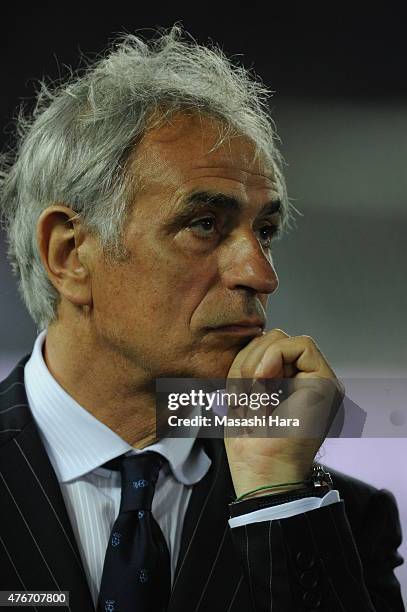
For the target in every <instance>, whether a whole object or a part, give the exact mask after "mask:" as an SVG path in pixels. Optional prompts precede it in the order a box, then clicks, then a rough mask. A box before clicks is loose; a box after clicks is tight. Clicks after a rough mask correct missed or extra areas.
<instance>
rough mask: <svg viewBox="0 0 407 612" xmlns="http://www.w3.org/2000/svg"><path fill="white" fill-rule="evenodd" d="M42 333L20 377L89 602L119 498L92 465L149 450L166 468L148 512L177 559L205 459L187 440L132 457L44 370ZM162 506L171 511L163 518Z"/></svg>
mask: <svg viewBox="0 0 407 612" xmlns="http://www.w3.org/2000/svg"><path fill="white" fill-rule="evenodd" d="M45 336H46V332H45V331H44V332H42V333H41V334H40V335H39V336H38V338H37V340H36V342H35V344H34V349H33V353H32V355H31V357H30V359H29V360H28V362H27V364H26V366H25V370H24V379H25V387H26V392H27V398H28V403H29V406H30V409H31V411H32V413H33V417H34V420H35V421H36V424H37V426H38V429H39V433H40V436H41V439H42V441H43V443H44V446H45V449H46V451H47V453H48V456H49V459H50V461H51V464H52V466H53V468H54V471H55V474H56V476H57V479H58V481H59V484H60V487H61V491H62V495H63V498H64V501H65V505H66V508H67V512H68V516H69V518H70V521H71V524H72V528H73V532H74V535H75V539H76V541H77V543H78V547H79V551H80V554H81V558H82V562H83V565H84V569H85V572H86V577H87V580H88V584H89V587H90V592H91V595H92V598H93V601H94V602H95V604H96V602H97V597H98V592H99V587H100V581H101V578H102V571H103V563H104V558H105V552H106V548H107V543H108V539H109V536H110V532H111V529H112V526H113V523H114V521H115V520H116V518H117V516H118V513H119V507H120V495H121V482H120V473H119V472H115V471H111V470H108V469H105V468H102V467H100V466H101V465H103V464H104V463H106V462H107V461H109V460H110V459H114V458H115V457H118V456H119V455H122V454H124V453H130V454H131V453H139V452H145V451H146V450H154V451H156V452H158V453H160V454H161V455H163V456H164V457H165V458H166V459H167V461H168V464H166V465H165V466H164V467H163V468H162V470H161V472H160V475H159V478H158V481H157V485H156V490H155V494H154V498H153V503H152V513H153V516H154V518H155V519H156V521H157V522H158V524H159V525H160V527H161V529H162V532H163V534H164V537H165V539H166V542H167V544H168V548H169V551H170V558H171V575H172V579H173V577H174V572H175V568H176V564H177V560H178V555H179V550H180V543H181V534H182V528H183V523H184V518H185V513H186V510H187V507H188V503H189V499H190V496H191V493H192V487H193V485H194V484H196V483H197V482H199V481H200V480H201V479H202V478H203V477H204V476H205V474H206V473H207V471H208V470H209V467H210V465H211V460H210V459H209V457H208V456H207V454H206V453H205V451H204V450H203V448H202V447H200V446H199V445H194V442H195V439H194V438H177V439H174V438H164V439H162V440H160V441H159V442H157V443H155V444H152V445H150V446H148V447H146V448H144V449H143V451H140V450H138V449H135V448H133V447H131V446H130V445H129V444H128V443H127V442H125V441H124V440H123V439H122V438H120V437H119V436H118V435H117V434H116V433H115V432H114V431H112V430H111V429H110V428H109V427H107V426H106V425H104V424H103V423H102V422H101V421H99V420H98V419H96V418H95V417H94V416H93V415H91V414H90V413H89V412H88V411H87V410H86V409H85V408H83V407H82V406H80V405H79V404H78V403H77V402H76V401H75V400H74V399H73V398H72V397H71V396H70V395H69V394H68V393H67V392H66V391H65V390H64V389H63V388H62V387H61V386H60V385H59V384H58V382H57V381H56V380H55V378H54V377H53V376H52V375H51V373H50V372H49V370H48V368H47V366H46V364H45V361H44V359H43V355H42V346H43V343H44V340H45ZM338 500H339V495H338V493H337V492H336V491H331V492H330V493H328V494H327V495H326V496H325V497H324V498H322V499H320V498H315V497H309V498H306V499H303V500H296V501H293V502H289V503H286V504H281V505H279V506H274V507H272V508H264V509H262V510H258V511H256V512H251V513H249V514H245V515H243V516H240V517H236V518H233V519H230V521H229V524H230V526H231V527H237V526H239V525H241V524H245V523H246V524H247V523H250V522H257V521H265V520H273V519H278V518H286V517H288V516H293V515H295V514H298V513H300V512H306V511H309V510H313V509H315V508H318V507H320V506H321V505H326V504H327V503H332V502H335V501H338ZM169 508H170V509H171V512H169Z"/></svg>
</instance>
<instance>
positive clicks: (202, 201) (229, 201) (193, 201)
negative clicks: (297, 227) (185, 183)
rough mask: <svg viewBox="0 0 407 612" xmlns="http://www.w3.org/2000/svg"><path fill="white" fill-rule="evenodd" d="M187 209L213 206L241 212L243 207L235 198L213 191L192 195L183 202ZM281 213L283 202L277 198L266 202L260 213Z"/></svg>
mask: <svg viewBox="0 0 407 612" xmlns="http://www.w3.org/2000/svg"><path fill="white" fill-rule="evenodd" d="M183 204H184V206H185V208H187V209H188V210H190V209H191V208H192V209H199V208H201V207H202V208H203V207H205V206H208V204H209V205H212V206H216V208H220V209H229V210H235V211H236V212H240V211H241V210H242V205H241V203H240V202H239V200H237V198H234V197H233V196H228V195H226V194H224V193H218V192H211V191H198V192H195V193H191V194H190V195H189V196H187V197H186V198H185V200H184V201H183ZM277 213H281V200H280V199H279V198H276V199H275V200H271V201H270V202H266V203H265V204H264V205H263V206H262V208H261V209H260V211H259V213H258V214H259V215H275V214H277Z"/></svg>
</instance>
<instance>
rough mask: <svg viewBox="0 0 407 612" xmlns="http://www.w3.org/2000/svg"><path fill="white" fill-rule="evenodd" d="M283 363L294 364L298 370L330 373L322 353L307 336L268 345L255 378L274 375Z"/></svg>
mask: <svg viewBox="0 0 407 612" xmlns="http://www.w3.org/2000/svg"><path fill="white" fill-rule="evenodd" d="M285 364H290V365H292V366H295V368H296V369H297V370H298V371H299V372H303V373H309V374H311V373H312V374H314V375H322V373H325V374H328V372H329V373H330V375H331V370H330V368H329V366H328V364H327V362H326V361H325V359H324V357H323V355H322V354H321V352H320V351H319V349H318V348H317V346H316V345H315V343H314V342H313V340H312V338H310V337H309V336H295V337H292V338H285V339H282V340H279V341H277V342H276V343H274V344H272V345H270V346H269V347H268V348H267V350H266V351H265V353H264V355H263V358H262V360H261V362H260V363H259V365H258V367H257V370H256V372H255V377H256V378H261V377H269V376H270V377H276V376H278V374H279V373H280V372H281V370H282V369H283V368H284V365H285Z"/></svg>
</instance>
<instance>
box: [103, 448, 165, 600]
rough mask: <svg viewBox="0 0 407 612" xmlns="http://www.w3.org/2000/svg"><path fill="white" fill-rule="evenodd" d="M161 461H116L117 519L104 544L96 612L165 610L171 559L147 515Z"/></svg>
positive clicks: (150, 456)
mask: <svg viewBox="0 0 407 612" xmlns="http://www.w3.org/2000/svg"><path fill="white" fill-rule="evenodd" d="M164 462H165V459H164V458H163V457H162V456H161V455H159V454H158V453H154V452H151V451H147V452H145V453H142V454H140V455H131V456H130V457H124V458H123V459H122V461H121V466H120V471H121V476H122V496H121V502H120V510H119V515H118V517H117V519H116V521H115V523H114V525H113V529H112V533H111V534H110V539H109V542H108V545H107V550H106V556H105V563H104V566H103V574H102V581H101V586H100V592H99V600H98V607H97V610H98V612H164V611H165V610H166V609H167V605H168V601H169V596H170V589H171V569H170V555H169V552H168V547H167V543H166V541H165V538H164V536H163V533H162V531H161V529H160V527H159V525H158V524H157V522H156V520H155V519H154V517H153V515H152V513H151V503H152V500H153V495H154V490H155V484H156V482H157V478H158V473H159V471H160V468H161V466H162V465H163V463H164Z"/></svg>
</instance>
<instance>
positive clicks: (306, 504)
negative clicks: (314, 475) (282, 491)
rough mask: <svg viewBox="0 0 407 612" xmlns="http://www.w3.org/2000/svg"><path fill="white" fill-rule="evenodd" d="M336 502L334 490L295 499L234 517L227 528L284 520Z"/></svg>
mask: <svg viewBox="0 0 407 612" xmlns="http://www.w3.org/2000/svg"><path fill="white" fill-rule="evenodd" d="M338 501H340V499H339V492H338V491H337V490H336V489H334V490H332V491H329V492H328V493H327V494H326V495H324V497H304V498H303V499H296V500H294V501H292V502H286V503H285V504H279V505H278V506H272V507H271V508H262V509H261V510H255V511H254V512H248V513H247V514H242V515H240V516H235V517H233V518H231V519H229V526H230V527H231V528H232V529H233V528H234V527H241V525H249V523H261V522H262V521H275V520H277V519H285V518H289V517H290V516H295V515H296V514H303V513H304V512H309V511H310V510H317V509H318V508H322V507H323V506H329V505H330V504H335V503H337V502H338Z"/></svg>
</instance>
